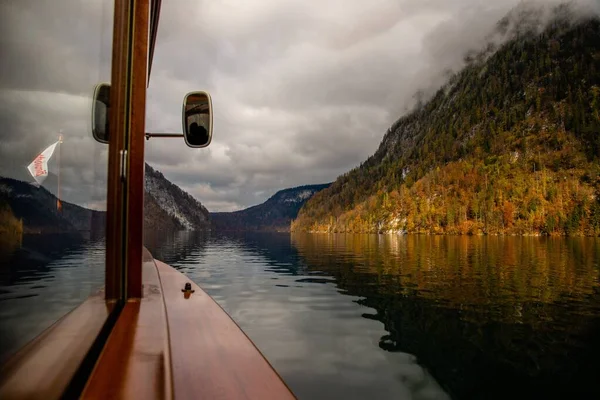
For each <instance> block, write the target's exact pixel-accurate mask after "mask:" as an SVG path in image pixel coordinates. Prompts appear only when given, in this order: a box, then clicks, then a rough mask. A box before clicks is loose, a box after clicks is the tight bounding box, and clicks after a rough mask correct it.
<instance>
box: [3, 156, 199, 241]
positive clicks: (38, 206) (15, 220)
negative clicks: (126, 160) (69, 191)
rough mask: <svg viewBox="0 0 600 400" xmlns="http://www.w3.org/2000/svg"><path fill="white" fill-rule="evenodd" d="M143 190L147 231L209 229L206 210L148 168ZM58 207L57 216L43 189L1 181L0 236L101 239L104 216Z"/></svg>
mask: <svg viewBox="0 0 600 400" xmlns="http://www.w3.org/2000/svg"><path fill="white" fill-rule="evenodd" d="M145 186H146V192H145V196H144V229H145V230H146V231H148V230H158V229H160V230H170V231H174V230H208V229H210V218H209V213H208V210H207V209H206V208H205V207H204V206H203V205H202V204H200V202H199V201H197V200H196V199H194V198H193V197H192V196H190V195H189V194H188V193H186V192H184V191H183V190H181V189H180V188H179V187H178V186H177V185H174V184H173V183H171V182H169V181H168V180H167V179H166V178H165V177H164V176H163V175H162V174H161V173H160V172H158V171H156V170H154V169H153V168H152V167H150V166H149V165H148V164H146V177H145ZM61 204H62V210H61V211H60V212H59V211H58V210H57V207H56V196H55V195H54V194H52V193H51V192H49V191H48V190H47V189H45V188H44V187H43V186H40V187H38V186H34V185H32V184H30V183H27V182H23V181H19V180H16V179H11V178H3V177H0V218H1V220H0V223H1V224H2V226H3V229H0V232H2V233H3V234H4V233H7V232H9V231H10V232H11V234H16V233H19V234H20V233H25V234H28V233H78V234H81V235H83V236H86V237H88V236H90V235H91V236H93V237H97V236H99V235H104V232H105V224H106V212H104V211H95V210H90V209H87V208H85V207H81V206H78V205H76V204H72V203H69V202H67V201H61ZM9 227H10V229H9ZM4 228H5V229H4ZM5 231H6V232H5Z"/></svg>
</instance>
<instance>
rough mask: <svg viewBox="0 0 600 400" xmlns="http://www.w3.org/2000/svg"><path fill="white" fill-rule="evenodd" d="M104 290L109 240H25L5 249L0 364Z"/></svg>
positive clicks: (0, 270) (0, 271) (0, 266)
mask: <svg viewBox="0 0 600 400" xmlns="http://www.w3.org/2000/svg"><path fill="white" fill-rule="evenodd" d="M103 286H104V240H103V239H100V240H83V239H82V238H81V237H80V236H76V235H68V234H66V235H60V234H54V235H24V236H23V239H22V243H21V245H20V246H18V247H16V248H6V247H0V360H3V359H5V358H6V357H8V356H10V354H12V353H14V351H15V350H18V349H19V348H20V347H21V346H23V345H25V344H26V343H27V342H29V341H30V340H31V339H33V338H35V337H36V336H37V335H38V334H40V333H41V332H42V331H43V330H44V329H46V328H48V327H49V326H50V325H52V324H53V323H54V322H55V321H56V320H58V319H59V318H60V317H62V316H63V315H65V314H66V313H68V312H69V311H71V310H72V309H74V308H75V307H77V306H78V305H79V304H81V303H82V302H83V301H84V300H85V299H86V298H88V297H89V296H90V295H91V294H93V293H95V292H97V291H98V290H100V289H101V288H102V287H103Z"/></svg>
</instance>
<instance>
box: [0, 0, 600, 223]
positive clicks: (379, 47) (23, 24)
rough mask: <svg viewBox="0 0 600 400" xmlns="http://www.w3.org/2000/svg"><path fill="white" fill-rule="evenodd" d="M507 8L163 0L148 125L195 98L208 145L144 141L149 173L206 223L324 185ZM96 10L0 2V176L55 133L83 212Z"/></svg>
mask: <svg viewBox="0 0 600 400" xmlns="http://www.w3.org/2000/svg"><path fill="white" fill-rule="evenodd" d="M582 1H585V2H586V3H595V4H598V2H595V1H593V0H582ZM546 2H548V1H546ZM552 2H553V3H555V1H552ZM518 3H519V1H518V0H495V1H488V0H369V1H365V0H320V1H307V0H298V1H297V0H235V1H234V0H220V1H201V0H196V1H194V0H169V1H163V7H162V12H161V21H160V26H159V31H158V39H157V47H156V52H155V55H154V64H153V68H152V77H151V82H150V88H149V92H148V107H147V129H148V130H149V131H161V132H181V102H182V100H183V97H184V95H185V94H186V92H188V91H192V90H207V91H209V92H210V93H211V95H212V99H213V108H214V111H215V116H214V136H213V141H212V144H211V146H210V147H209V148H207V149H189V148H187V147H186V146H185V144H184V142H183V140H174V139H153V140H150V141H149V142H147V147H146V151H147V152H146V157H147V161H148V162H149V163H150V164H151V165H153V166H154V167H156V168H157V169H158V170H160V171H162V172H163V173H164V174H165V176H166V177H167V178H168V179H170V180H171V181H173V182H174V183H176V184H177V185H179V186H181V187H182V188H183V189H184V190H186V191H188V192H189V193H191V194H192V195H193V196H195V197H196V198H197V199H198V200H200V201H201V202H202V203H203V204H204V205H205V206H206V207H207V208H208V209H209V210H210V211H229V210H237V209H240V208H245V207H248V206H251V205H254V204H257V203H261V202H263V201H264V200H266V199H267V198H268V197H269V196H271V195H272V194H274V193H275V192H276V191H277V190H280V189H283V188H288V187H293V186H298V185H303V184H313V183H324V182H330V181H333V180H334V179H335V178H336V177H337V176H339V175H340V174H342V173H344V172H346V171H348V170H350V169H351V168H353V167H355V166H356V165H358V164H359V163H360V162H361V161H363V160H365V159H366V158H367V157H368V156H369V155H371V154H373V153H374V151H375V149H376V148H377V146H378V145H379V143H380V141H381V139H382V137H383V134H384V133H385V131H386V129H387V128H388V127H389V126H390V125H391V123H393V122H394V121H395V120H396V119H398V118H399V117H400V116H402V115H403V114H404V113H406V111H407V110H408V109H410V107H411V106H412V105H413V102H414V94H415V92H416V91H417V90H419V89H426V90H427V89H429V90H431V89H435V88H437V87H439V86H440V85H441V84H442V83H443V82H444V72H445V71H447V70H449V69H450V70H455V71H456V70H458V69H459V68H460V67H461V66H462V60H463V56H464V54H465V53H466V52H467V51H468V50H471V49H478V48H480V47H481V46H482V45H483V44H484V43H485V40H486V39H485V38H486V36H487V35H488V34H489V33H490V32H491V30H492V29H493V26H494V24H495V22H497V21H498V20H499V19H500V18H501V17H503V16H504V15H505V14H506V13H507V12H508V11H509V10H510V9H511V8H513V7H514V6H516V5H518ZM109 4H110V2H109V1H105V0H89V1H86V2H81V1H79V0H61V1H50V0H19V1H17V0H8V1H3V2H1V3H0V13H1V14H0V49H1V50H2V54H3V56H2V61H0V143H1V146H0V175H2V176H10V177H14V178H17V179H24V180H27V179H28V176H27V171H26V169H25V167H26V165H27V164H28V163H29V162H31V160H32V159H33V158H34V157H35V155H36V154H37V153H38V152H39V151H41V150H43V148H44V147H45V146H48V145H50V144H51V143H52V142H53V141H54V140H55V139H54V138H55V137H56V135H57V132H58V130H59V129H62V130H63V131H64V133H65V143H64V145H63V149H62V160H63V166H64V168H63V176H62V178H61V179H63V181H64V183H63V186H64V189H63V195H64V196H65V197H66V200H68V201H73V202H76V203H78V204H82V205H86V206H88V207H96V208H102V204H103V201H104V199H105V189H104V186H103V185H104V182H105V175H106V172H105V162H104V160H105V159H106V147H105V146H102V145H99V144H96V143H95V142H94V141H93V140H92V139H91V138H90V135H89V109H90V107H91V101H90V96H91V92H92V90H93V86H94V84H95V83H97V82H99V81H108V80H109V78H110V39H111V33H112V27H111V24H112V8H111V7H110V5H109ZM58 92H60V93H58ZM24 110H27V112H25V111H24ZM29 178H30V177H29ZM29 180H31V179H29ZM48 182H51V180H49V181H48ZM49 185H50V183H49Z"/></svg>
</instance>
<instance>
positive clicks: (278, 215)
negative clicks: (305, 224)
mask: <svg viewBox="0 0 600 400" xmlns="http://www.w3.org/2000/svg"><path fill="white" fill-rule="evenodd" d="M329 185H330V184H329V183H327V184H322V185H306V186H299V187H295V188H291V189H284V190H280V191H279V192H277V193H275V194H274V195H273V196H271V197H270V198H269V199H268V200H267V201H265V202H264V203H262V204H259V205H256V206H254V207H250V208H247V209H245V210H241V211H235V212H223V213H211V219H212V226H213V228H214V229H217V230H225V231H280V232H287V231H289V230H290V222H291V221H292V219H294V218H296V216H297V215H298V211H299V210H300V208H301V207H302V206H303V205H304V203H306V201H307V200H308V199H310V198H311V197H312V196H314V194H315V193H318V192H319V191H321V190H323V189H325V188H327V187H329Z"/></svg>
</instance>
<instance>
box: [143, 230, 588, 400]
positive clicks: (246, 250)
mask: <svg viewBox="0 0 600 400" xmlns="http://www.w3.org/2000/svg"><path fill="white" fill-rule="evenodd" d="M146 242H147V246H148V247H149V249H150V251H152V252H153V254H154V255H155V257H156V258H158V259H163V260H164V261H166V262H168V263H170V264H171V265H173V266H175V267H177V268H178V269H180V270H181V271H182V272H184V273H186V274H187V275H188V276H189V277H190V278H191V279H193V280H194V281H195V282H196V283H198V284H199V285H200V286H201V287H203V288H204V289H205V290H206V291H207V292H208V293H209V294H210V295H211V296H213V297H214V298H215V300H217V301H218V302H219V303H220V304H221V305H222V306H223V308H224V309H225V310H226V311H227V312H228V313H229V314H230V315H231V316H232V317H233V319H234V320H235V321H236V322H237V323H238V324H239V325H240V326H241V327H242V328H243V329H244V331H245V332H246V333H247V334H248V336H249V337H250V338H251V339H252V340H253V341H254V342H255V343H256V345H257V346H258V347H259V349H260V350H261V351H262V352H263V353H264V354H265V356H266V357H267V358H268V359H269V361H270V362H271V363H272V364H273V366H274V367H275V369H276V370H277V371H278V372H279V373H280V374H281V375H282V377H283V378H284V379H285V381H286V382H287V383H288V384H289V385H290V387H291V388H292V390H293V391H294V392H295V393H296V394H297V395H298V396H299V398H307V399H317V398H323V399H325V398H365V397H368V398H377V399H379V398H400V399H402V398H407V399H408V398H415V399H417V398H418V399H430V398H448V397H451V398H456V399H471V398H486V399H491V398H497V399H504V398H524V399H530V398H589V397H592V398H600V387H598V385H597V384H596V382H595V378H596V374H597V371H598V370H600V341H599V340H598V338H599V337H600V284H599V269H600V266H599V264H600V240H598V239H593V238H573V239H564V238H559V239H549V238H518V237H506V238H499V237H450V236H442V237H440V236H411V235H409V236H401V237H398V236H385V235H327V234H313V235H310V234H292V235H290V234H257V233H252V234H246V235H242V234H240V235H235V236H231V235H221V234H218V233H217V234H215V233H213V234H212V235H211V236H210V237H209V236H208V235H206V234H200V233H193V232H179V233H177V234H176V235H174V236H173V237H171V236H163V237H161V238H160V239H159V240H150V239H149V238H147V240H146Z"/></svg>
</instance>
